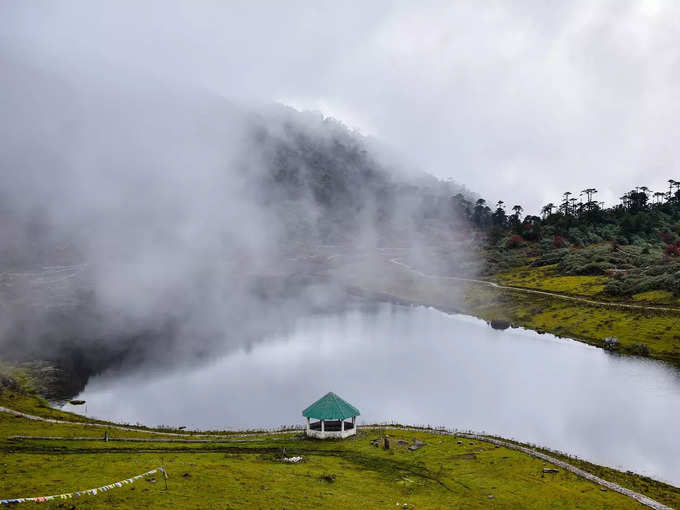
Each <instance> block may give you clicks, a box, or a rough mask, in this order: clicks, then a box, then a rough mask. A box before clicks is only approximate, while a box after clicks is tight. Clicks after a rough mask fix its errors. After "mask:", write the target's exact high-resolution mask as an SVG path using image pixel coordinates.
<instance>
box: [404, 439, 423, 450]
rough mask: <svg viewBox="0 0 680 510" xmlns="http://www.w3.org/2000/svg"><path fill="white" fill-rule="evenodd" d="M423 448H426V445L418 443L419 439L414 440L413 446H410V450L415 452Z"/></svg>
mask: <svg viewBox="0 0 680 510" xmlns="http://www.w3.org/2000/svg"><path fill="white" fill-rule="evenodd" d="M423 446H425V443H423V442H422V441H418V440H417V439H414V440H413V444H412V445H411V446H409V447H408V449H409V450H411V451H412V452H414V451H416V450H420V449H421V448H422V447H423Z"/></svg>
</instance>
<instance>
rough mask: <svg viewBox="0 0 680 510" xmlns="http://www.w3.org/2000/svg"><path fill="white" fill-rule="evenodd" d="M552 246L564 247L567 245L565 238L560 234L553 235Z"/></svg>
mask: <svg viewBox="0 0 680 510" xmlns="http://www.w3.org/2000/svg"><path fill="white" fill-rule="evenodd" d="M552 247H553V248H566V247H567V240H566V239H565V238H564V237H562V236H555V239H553V242H552Z"/></svg>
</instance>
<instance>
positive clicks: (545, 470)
mask: <svg viewBox="0 0 680 510" xmlns="http://www.w3.org/2000/svg"><path fill="white" fill-rule="evenodd" d="M543 472H544V473H559V472H560V470H559V469H555V468H543Z"/></svg>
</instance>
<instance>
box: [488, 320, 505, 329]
mask: <svg viewBox="0 0 680 510" xmlns="http://www.w3.org/2000/svg"><path fill="white" fill-rule="evenodd" d="M489 324H490V325H491V327H492V328H493V329H500V330H504V329H508V328H509V327H510V321H506V320H502V319H495V320H492V321H489Z"/></svg>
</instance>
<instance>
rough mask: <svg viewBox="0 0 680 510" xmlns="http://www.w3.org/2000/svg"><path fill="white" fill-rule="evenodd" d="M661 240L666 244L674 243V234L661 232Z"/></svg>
mask: <svg viewBox="0 0 680 510" xmlns="http://www.w3.org/2000/svg"><path fill="white" fill-rule="evenodd" d="M661 239H662V240H663V242H664V243H666V244H673V243H675V234H674V233H673V232H661Z"/></svg>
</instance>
